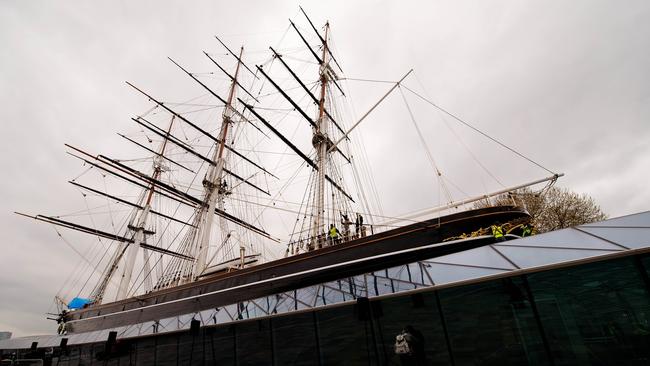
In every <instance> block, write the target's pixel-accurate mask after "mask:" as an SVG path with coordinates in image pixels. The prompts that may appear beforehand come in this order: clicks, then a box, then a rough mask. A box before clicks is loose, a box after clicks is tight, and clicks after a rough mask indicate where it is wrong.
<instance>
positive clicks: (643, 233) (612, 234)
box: [582, 227, 650, 248]
mask: <svg viewBox="0 0 650 366" xmlns="http://www.w3.org/2000/svg"><path fill="white" fill-rule="evenodd" d="M582 230H584V231H587V232H590V233H592V234H594V235H597V236H600V237H601V238H604V239H607V240H611V241H613V242H614V243H618V244H621V245H623V246H626V247H628V248H644V247H648V246H650V228H638V227H626V228H609V227H607V228H604V227H603V228H601V227H585V228H582Z"/></svg>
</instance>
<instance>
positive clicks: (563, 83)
mask: <svg viewBox="0 0 650 366" xmlns="http://www.w3.org/2000/svg"><path fill="white" fill-rule="evenodd" d="M298 4H299V3H298V2H295V1H273V2H272V1H233V2H225V1H204V2H191V4H190V2H188V1H162V2H161V1H139V2H135V1H122V2H117V1H112V2H96V1H67V2H56V3H55V2H52V1H23V0H21V1H11V0H4V1H0V41H1V42H2V46H3V52H2V53H1V54H0V100H1V101H2V102H1V103H2V105H1V107H0V116H1V118H0V120H1V122H0V123H2V127H3V128H2V131H3V133H2V145H3V151H4V154H3V156H2V158H0V164H1V168H2V169H1V170H0V171H2V172H3V175H2V180H0V192H1V194H2V199H1V200H0V222H1V224H0V225H1V228H2V233H3V235H4V237H3V240H2V244H0V248H1V253H2V255H1V257H0V258H2V265H1V266H0V291H2V293H1V295H0V330H6V331H12V332H14V333H15V334H16V335H29V334H38V333H52V332H53V331H54V329H55V326H54V324H53V323H52V322H49V321H46V320H44V315H43V313H44V312H46V311H47V310H48V309H49V306H50V304H51V299H52V297H53V296H54V294H55V293H56V292H57V291H58V290H59V287H60V286H61V285H62V284H63V281H64V279H65V278H66V276H67V275H68V274H69V272H70V270H71V268H72V267H73V266H74V265H75V263H77V261H78V257H77V256H76V254H75V253H74V252H73V251H72V250H71V249H70V248H68V247H67V246H65V245H64V244H63V243H62V242H61V241H60V240H59V239H58V238H57V236H56V233H55V232H54V231H53V230H52V229H51V228H50V227H47V226H46V225H39V224H38V223H35V222H33V221H31V220H27V219H24V218H21V217H18V216H16V215H14V214H13V211H22V212H28V213H55V212H65V211H74V210H78V209H83V203H82V202H81V201H79V197H78V193H77V192H76V191H75V190H74V189H72V188H71V187H69V186H68V185H67V183H66V181H67V180H69V179H71V178H73V177H74V176H75V174H78V173H79V171H80V169H79V164H78V162H76V161H73V159H70V158H69V157H68V156H66V154H65V153H64V149H63V144H64V143H66V142H72V143H75V144H78V145H81V146H86V147H92V148H93V150H94V151H98V152H102V151H111V149H113V150H114V149H115V141H116V137H115V132H119V131H124V130H128V129H129V128H131V129H132V128H133V126H132V125H130V124H129V121H128V119H129V117H131V116H133V115H134V114H136V113H140V112H142V110H143V105H146V101H143V100H142V98H141V97H140V96H138V95H137V94H135V93H134V92H133V90H131V89H130V88H128V87H127V86H126V85H125V84H124V81H125V80H130V81H135V82H137V83H138V85H143V86H144V87H145V88H146V89H147V90H152V91H155V92H156V94H157V95H165V96H178V97H179V99H180V98H182V96H183V95H186V96H188V97H191V96H192V95H191V93H192V91H189V89H187V88H189V87H191V85H189V86H188V85H187V84H188V83H187V82H186V80H185V83H184V84H183V85H182V86H181V85H180V83H179V80H184V79H182V78H180V77H179V75H178V71H177V70H176V69H174V68H173V66H170V63H169V62H168V61H167V60H166V57H167V56H173V57H175V58H178V59H181V60H182V61H184V62H186V63H187V64H193V63H195V62H198V61H196V60H197V59H199V58H200V57H201V51H202V50H207V51H210V50H216V49H218V44H217V43H216V42H215V40H214V38H213V36H214V35H221V36H223V38H224V39H225V40H227V41H228V42H231V44H235V45H238V44H239V43H244V42H246V44H253V46H251V49H252V50H260V51H263V50H264V49H265V48H264V47H263V46H265V45H275V44H276V42H277V41H278V38H279V37H281V35H282V34H283V32H284V31H285V30H286V29H287V26H288V20H287V19H288V18H292V19H297V20H300V21H302V18H300V16H299V13H298ZM302 6H303V7H304V8H305V9H306V10H307V11H308V13H309V14H310V15H311V17H312V18H313V20H314V21H315V22H316V23H317V24H318V25H319V26H320V25H322V24H323V23H324V22H325V21H326V20H329V21H330V23H331V25H332V32H333V37H334V38H333V39H334V42H335V46H336V50H337V52H338V54H337V58H338V59H339V60H340V62H341V64H342V65H343V68H344V71H345V75H346V76H347V77H350V78H371V79H384V80H395V79H398V78H399V77H400V76H401V75H403V74H404V73H405V72H406V71H407V70H408V69H410V68H414V69H415V78H411V79H409V83H410V84H409V85H412V86H413V87H414V88H415V87H417V89H418V90H423V89H425V90H426V94H427V95H428V96H429V97H431V98H432V99H433V100H434V101H435V102H437V103H438V104H439V105H441V106H444V107H445V108H446V109H447V110H449V111H451V112H453V113H455V114H456V115H458V116H461V117H462V118H463V119H465V120H467V121H469V122H471V123H472V124H473V125H474V126H476V127H478V128H480V129H481V130H484V131H486V132H488V133H490V134H491V135H493V136H495V137H496V138H498V139H500V140H502V141H504V142H507V143H508V144H509V145H510V146H512V147H513V148H515V149H517V150H518V151H521V152H522V153H523V154H525V155H527V156H529V157H531V158H532V159H534V160H536V161H538V162H540V163H541V164H542V165H544V166H546V167H548V168H549V169H551V170H553V171H556V172H563V173H565V174H566V177H564V178H562V179H561V180H560V181H559V183H558V185H560V186H562V187H567V188H570V189H572V190H574V191H576V192H579V193H585V194H588V195H590V196H592V197H593V198H594V199H595V200H596V202H597V203H599V204H600V205H601V207H602V208H603V210H604V211H605V212H606V213H607V214H608V215H610V216H612V217H614V216H620V215H624V214H629V213H634V212H639V211H645V210H649V209H650V190H649V189H648V188H647V187H648V182H649V181H650V170H649V169H648V168H649V167H650V72H649V71H648V65H650V51H649V50H650V22H648V19H650V3H648V2H647V1H626V2H624V4H622V3H621V2H619V1H570V2H568V1H528V2H524V1H490V2H478V1H477V2H469V1H426V2H425V1H421V2H415V1H412V2H404V1H402V2H395V1H331V0H330V1H323V2H318V3H312V2H307V1H305V2H303V3H302ZM248 42H250V43H248ZM247 47H248V46H247ZM204 65H205V64H204ZM177 83H178V84H177ZM194 87H195V86H194ZM385 89H386V85H380V86H377V85H374V86H367V88H366V89H360V90H362V91H361V92H358V93H357V95H353V96H355V97H356V99H355V101H354V105H355V108H356V109H357V111H358V112H359V114H360V113H361V111H364V110H365V109H366V108H368V106H370V105H371V104H372V103H373V101H374V100H376V99H377V98H378V97H379V96H381V94H382V93H383V91H384V90H385ZM355 90H356V89H355ZM196 91H197V90H196V89H193V92H196ZM170 98H171V97H170ZM391 98H393V99H392V100H388V101H387V103H386V105H385V106H382V107H380V109H378V111H377V114H378V117H376V121H374V122H373V120H372V119H370V120H369V121H367V122H364V123H365V124H366V125H364V126H363V128H364V129H365V130H362V131H366V132H364V133H367V135H365V142H366V145H367V147H368V155H369V163H370V165H371V166H372V168H373V172H375V173H376V176H375V178H376V180H377V185H378V190H379V192H380V195H381V196H382V197H383V198H384V199H385V208H387V209H388V210H389V211H390V213H391V214H399V213H404V212H409V211H412V210H415V209H419V208H423V207H421V204H422V202H429V200H428V198H426V199H425V198H424V197H425V196H426V197H429V196H430V195H431V192H428V191H427V188H426V185H422V186H420V185H417V184H416V183H410V181H411V180H413V181H419V180H421V181H426V179H428V178H426V177H427V176H428V174H429V173H424V170H427V167H428V166H426V165H424V166H423V165H422V164H421V162H426V160H422V159H423V158H422V156H421V155H422V154H420V155H418V156H415V154H416V153H415V152H414V150H411V146H418V140H417V137H416V135H414V134H413V131H411V132H404V134H402V131H401V130H402V129H404V130H406V128H405V127H402V125H399V124H398V123H400V122H403V121H402V120H400V119H399V118H397V117H396V115H399V116H401V117H400V118H402V119H403V117H404V116H405V114H404V111H403V110H401V112H400V113H401V114H393V113H391V112H393V111H397V110H398V109H397V108H399V106H398V102H399V97H398V96H397V95H394V96H392V97H391ZM381 108H383V109H381ZM402 108H403V107H402ZM431 113H432V115H434V113H433V112H431ZM440 121H441V119H440V117H438V122H435V121H434V120H431V121H429V120H428V119H427V118H424V119H423V120H421V121H419V122H421V123H423V124H425V125H426V126H427V127H426V128H423V130H424V131H425V138H426V139H427V140H428V143H429V144H430V146H431V148H432V151H433V154H434V156H435V158H436V161H437V162H438V163H439V165H440V167H441V169H443V172H445V173H447V172H449V173H448V174H449V177H450V179H452V180H453V181H454V182H457V183H459V184H462V182H466V181H467V182H469V181H472V180H473V179H474V178H475V175H474V173H473V172H474V171H475V170H476V167H475V166H470V165H465V164H464V163H462V161H463V160H459V159H457V158H456V155H455V154H454V153H453V152H451V151H450V150H449V149H448V148H447V145H445V144H446V143H447V142H446V141H440V140H439V139H440V136H439V135H438V134H437V132H435V131H437V130H436V128H441V129H443V128H444V124H438V125H436V124H435V123H440ZM429 122H431V123H430V124H427V123H429ZM443 122H444V121H443ZM351 123H352V121H348V122H347V124H348V125H350V124H351ZM373 123H375V124H374V125H372V126H374V127H372V131H371V130H370V128H371V127H370V126H371V125H370V124H373ZM391 123H393V124H391ZM445 123H453V121H451V120H446V122H445ZM436 126H437V127H436ZM459 133H461V134H462V135H463V136H464V137H463V138H464V141H465V143H467V144H468V145H469V144H471V146H470V149H472V151H473V153H474V154H476V155H477V156H479V157H480V158H482V159H485V160H486V161H487V162H486V165H488V166H489V167H490V168H491V170H493V171H494V173H495V174H498V176H499V177H500V179H501V180H502V181H503V182H504V183H505V184H507V185H512V184H517V183H522V182H525V181H527V180H533V179H537V178H540V177H543V176H545V175H548V174H547V173H546V172H544V171H543V170H540V169H538V168H536V167H534V166H532V165H531V164H528V163H526V162H525V161H521V159H518V158H516V157H513V156H512V155H511V154H510V155H508V154H509V153H507V152H504V151H502V150H503V149H500V148H499V147H498V146H495V145H494V144H490V143H486V141H483V140H481V138H480V137H477V136H473V135H472V134H471V133H470V132H469V131H463V130H462V128H461V129H459ZM474 142H476V143H474ZM436 147H438V148H436ZM443 147H444V148H443ZM411 154H413V156H411ZM504 154H505V155H504ZM506 156H508V157H506ZM423 167H424V170H423ZM395 173H397V174H395ZM420 178H421V179H420ZM410 184H413V186H412V187H411V186H410ZM427 184H428V183H427ZM470 189H471V187H470ZM405 191H406V192H405ZM406 193H408V194H406ZM477 193H482V192H477ZM433 203H435V202H433V201H431V204H433ZM427 205H429V204H427ZM429 206H430V205H429Z"/></svg>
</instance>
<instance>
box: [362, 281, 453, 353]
mask: <svg viewBox="0 0 650 366" xmlns="http://www.w3.org/2000/svg"><path fill="white" fill-rule="evenodd" d="M373 303H374V302H373ZM376 304H378V306H377V305H375V309H381V310H380V311H381V313H380V314H381V315H380V316H378V319H377V322H376V323H377V343H378V346H377V347H378V351H379V358H380V360H381V361H382V362H381V364H382V365H394V364H398V365H399V364H403V365H408V364H415V365H449V364H450V360H449V353H448V352H447V342H446V341H445V335H444V332H443V328H442V324H441V322H440V313H439V312H438V305H437V304H436V300H435V297H434V295H433V293H427V294H417V295H412V296H404V297H399V298H393V299H386V300H381V301H377V302H376ZM407 327H408V329H407V331H408V332H409V333H410V334H412V335H413V336H414V339H415V341H414V342H413V343H414V347H413V348H414V355H413V356H407V355H402V356H400V355H397V354H395V341H396V337H397V335H399V334H400V333H402V331H403V330H404V329H406V328H407Z"/></svg>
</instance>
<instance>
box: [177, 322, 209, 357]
mask: <svg viewBox="0 0 650 366" xmlns="http://www.w3.org/2000/svg"><path fill="white" fill-rule="evenodd" d="M201 333H203V330H202V329H200V330H199V334H197V335H192V334H191V333H190V332H184V333H182V334H181V335H180V336H179V337H178V364H179V365H202V364H203V337H202V336H201Z"/></svg>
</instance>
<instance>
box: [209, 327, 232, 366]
mask: <svg viewBox="0 0 650 366" xmlns="http://www.w3.org/2000/svg"><path fill="white" fill-rule="evenodd" d="M233 329H234V327H233V326H221V327H210V328H205V329H204V332H205V363H206V365H234V364H235V337H234V335H233Z"/></svg>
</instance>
